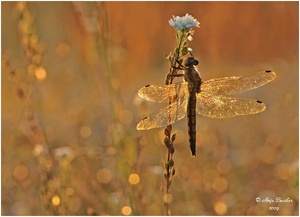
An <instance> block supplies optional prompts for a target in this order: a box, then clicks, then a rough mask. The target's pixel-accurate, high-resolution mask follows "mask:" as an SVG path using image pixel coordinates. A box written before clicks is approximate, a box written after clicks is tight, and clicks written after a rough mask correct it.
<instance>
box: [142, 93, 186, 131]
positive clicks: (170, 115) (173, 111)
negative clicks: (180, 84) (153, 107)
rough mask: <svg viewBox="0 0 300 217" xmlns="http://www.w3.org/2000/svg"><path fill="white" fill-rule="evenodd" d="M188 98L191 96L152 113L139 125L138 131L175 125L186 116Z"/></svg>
mask: <svg viewBox="0 0 300 217" xmlns="http://www.w3.org/2000/svg"><path fill="white" fill-rule="evenodd" d="M188 97H189V95H188V94H186V95H184V96H183V97H181V98H180V99H178V100H177V101H176V102H174V103H172V104H170V105H169V106H167V107H165V108H163V109H160V110H158V111H156V112H154V113H152V114H151V115H149V116H148V117H145V118H144V119H143V120H141V121H140V123H139V124H138V125H137V127H136V128H137V130H148V129H152V128H158V127H166V126H167V125H169V124H173V123H175V122H176V121H179V120H181V119H182V118H183V117H184V116H185V114H186V108H187V103H188Z"/></svg>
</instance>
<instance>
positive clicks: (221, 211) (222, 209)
mask: <svg viewBox="0 0 300 217" xmlns="http://www.w3.org/2000/svg"><path fill="white" fill-rule="evenodd" d="M214 210H215V212H216V213H217V214H218V215H225V214H226V213H227V206H226V204H225V203H224V202H222V201H218V202H216V203H215V204H214Z"/></svg>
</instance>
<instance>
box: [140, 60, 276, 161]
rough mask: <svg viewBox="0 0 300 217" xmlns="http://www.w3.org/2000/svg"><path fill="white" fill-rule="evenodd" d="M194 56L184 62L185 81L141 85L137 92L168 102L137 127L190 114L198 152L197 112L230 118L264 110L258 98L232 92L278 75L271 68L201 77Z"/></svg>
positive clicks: (191, 133) (163, 123)
mask: <svg viewBox="0 0 300 217" xmlns="http://www.w3.org/2000/svg"><path fill="white" fill-rule="evenodd" d="M197 65H198V60H197V59H196V58H195V57H189V58H187V59H186V61H185V63H184V66H183V74H177V75H176V76H183V77H184V81H183V82H179V83H173V84H169V85H159V84H151V85H146V86H144V87H142V88H141V89H140V90H139V91H138V95H139V96H140V97H141V98H143V99H146V100H148V101H151V102H157V103H169V105H168V106H167V107H165V108H162V109H160V110H158V111H156V112H154V113H152V114H150V115H149V116H147V117H145V118H143V119H142V120H141V121H140V122H139V123H138V125H137V130H149V129H152V128H160V127H166V126H168V125H170V124H173V123H175V122H177V121H179V120H181V119H183V118H184V117H185V116H187V124H188V135H189V146H190V150H191V154H192V156H193V157H195V156H196V112H197V113H198V114H200V115H203V116H206V117H210V118H230V117H234V116H239V115H250V114H257V113H260V112H263V111H264V110H265V109H266V105H265V104H264V103H263V102H261V101H259V100H255V99H248V98H237V97H234V96H230V95H232V94H239V93H243V92H245V91H249V90H252V89H255V88H258V87H261V86H263V85H265V84H267V83H269V82H271V81H273V80H274V79H275V78H276V73H275V72H274V71H271V70H266V71H259V72H256V73H253V74H249V75H244V76H231V77H223V78H213V79H210V80H207V81H202V79H201V77H200V74H199V73H198V71H197V68H196V66H197Z"/></svg>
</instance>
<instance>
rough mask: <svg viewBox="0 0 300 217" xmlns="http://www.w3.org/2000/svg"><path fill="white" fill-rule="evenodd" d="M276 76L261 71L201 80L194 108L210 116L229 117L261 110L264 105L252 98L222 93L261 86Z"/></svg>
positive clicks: (232, 92)
mask: <svg viewBox="0 0 300 217" xmlns="http://www.w3.org/2000/svg"><path fill="white" fill-rule="evenodd" d="M275 78H276V74H275V72H273V71H261V72H257V73H254V74H250V75H246V76H232V77H224V78H215V79H210V80H208V81H205V82H203V84H202V85H201V92H200V93H198V94H197V107H196V110H197V112H198V113H199V114H201V115H204V116H207V117H212V118H229V117H234V116H238V115H249V114H256V113H259V112H262V111H264V110H265V109H266V105H265V104H264V103H262V102H260V101H257V100H254V99H244V98H235V97H228V96H222V95H230V94H235V93H242V92H244V91H248V90H252V89H255V88H258V87H260V86H263V85H265V84H267V83H269V82H271V81H273V80H274V79H275Z"/></svg>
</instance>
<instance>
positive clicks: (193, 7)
mask: <svg viewBox="0 0 300 217" xmlns="http://www.w3.org/2000/svg"><path fill="white" fill-rule="evenodd" d="M1 5H2V17H1V18H2V19H1V21H2V23H1V30H2V33H1V42H2V46H1V54H2V59H1V62H2V69H1V85H2V89H1V91H2V94H1V96H2V101H1V102H2V107H1V109H2V112H1V115H2V118H1V129H2V130H1V139H2V143H1V144H2V145H1V171H2V173H1V197H2V198H1V210H2V211H1V214H2V215H164V214H166V213H165V212H166V209H165V207H164V204H165V202H170V205H169V208H170V211H171V214H172V215H298V214H299V212H298V209H299V207H298V199H299V195H298V181H299V180H298V157H299V156H298V143H299V137H298V129H299V114H298V103H299V101H298V99H299V95H298V93H299V83H298V81H299V74H298V72H299V63H298V60H299V56H298V48H299V35H298V32H299V23H298V10H299V8H298V7H299V4H298V2H27V3H26V2H21V3H18V2H1ZM186 13H189V14H191V15H193V16H194V17H195V18H196V19H197V20H198V21H199V22H200V28H195V34H194V40H193V41H192V42H191V43H190V46H191V47H192V48H193V50H194V51H193V55H194V56H195V57H197V58H198V59H199V60H200V64H199V66H198V69H199V71H200V73H201V76H202V78H203V79H204V80H207V79H210V78H214V77H224V76H230V75H246V74H249V73H253V72H256V71H260V70H268V69H271V70H273V71H275V72H277V78H276V80H274V81H273V82H271V83H270V84H268V85H266V86H264V87H261V88H258V89H256V90H253V91H251V92H248V93H245V94H242V95H241V96H242V97H249V98H255V99H259V100H261V101H263V102H264V103H265V104H266V105H267V110H266V111H265V112H263V113H260V114H257V115H252V116H244V117H236V118H231V119H210V118H206V117H202V116H200V115H199V116H198V117H197V121H198V122H197V140H198V142H197V146H198V149H197V157H196V158H191V155H190V151H189V147H188V136H187V127H186V121H184V120H183V121H180V122H178V123H176V124H174V125H173V127H174V130H175V131H177V138H176V140H175V149H176V152H175V156H174V160H175V169H176V174H175V176H174V178H173V180H172V197H171V198H169V199H170V200H169V201H164V199H165V197H164V192H163V191H162V190H161V189H162V186H164V178H163V172H164V168H163V165H164V164H163V162H164V160H165V157H166V148H165V146H164V143H163V139H164V133H163V132H164V129H153V130H150V131H137V130H136V124H137V123H138V122H139V121H140V119H141V118H143V117H144V116H146V115H147V114H149V113H151V112H153V111H154V110H156V109H158V108H161V107H163V106H164V105H157V104H155V103H150V102H145V101H144V100H141V99H140V98H139V97H138V96H137V91H138V89H139V88H141V87H142V86H144V85H146V84H150V83H156V84H161V83H163V82H164V78H165V75H166V73H167V72H168V63H167V61H166V59H165V56H166V55H167V54H169V52H171V51H173V49H174V48H175V46H176V41H175V31H174V29H173V28H172V27H170V26H169V24H168V20H169V19H170V18H171V17H172V15H179V16H183V15H185V14H186ZM257 197H259V198H261V199H274V200H275V198H276V197H281V198H282V199H286V198H289V199H290V200H292V202H285V203H284V202H282V203H275V202H274V203H266V202H265V203H264V202H256V198H257ZM270 207H279V210H278V211H272V210H270Z"/></svg>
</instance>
